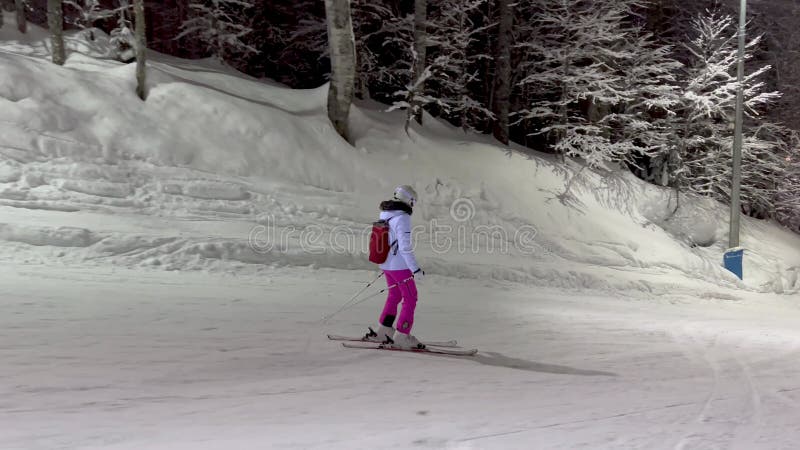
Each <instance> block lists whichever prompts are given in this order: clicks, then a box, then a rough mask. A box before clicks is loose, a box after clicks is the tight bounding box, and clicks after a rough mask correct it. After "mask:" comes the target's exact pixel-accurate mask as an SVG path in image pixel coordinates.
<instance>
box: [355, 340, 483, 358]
mask: <svg viewBox="0 0 800 450" xmlns="http://www.w3.org/2000/svg"><path fill="white" fill-rule="evenodd" d="M342 346H344V347H347V348H363V349H367V350H370V349H371V350H392V351H396V352H414V353H436V354H438V355H450V356H475V354H476V353H478V350H477V349H474V348H473V349H471V350H452V349H448V348H435V347H426V348H400V347H394V346H393V345H391V344H378V343H370V342H363V343H361V344H354V343H353V344H351V343H349V342H342Z"/></svg>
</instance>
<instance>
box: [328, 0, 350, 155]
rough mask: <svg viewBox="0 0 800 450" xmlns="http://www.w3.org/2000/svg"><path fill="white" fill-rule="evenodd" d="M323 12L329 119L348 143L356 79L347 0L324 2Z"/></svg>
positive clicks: (348, 0)
mask: <svg viewBox="0 0 800 450" xmlns="http://www.w3.org/2000/svg"><path fill="white" fill-rule="evenodd" d="M325 13H326V15H327V17H328V20H327V22H328V45H329V46H330V53H331V83H330V90H329V92H328V117H329V118H330V119H331V122H332V123H333V126H334V127H335V128H336V131H337V132H338V133H339V134H340V135H341V136H342V137H343V138H345V139H346V140H348V141H349V134H348V123H347V122H348V116H349V115H350V104H351V103H352V102H353V93H354V91H355V76H356V48H355V40H354V36H353V22H352V19H351V17H350V0H325Z"/></svg>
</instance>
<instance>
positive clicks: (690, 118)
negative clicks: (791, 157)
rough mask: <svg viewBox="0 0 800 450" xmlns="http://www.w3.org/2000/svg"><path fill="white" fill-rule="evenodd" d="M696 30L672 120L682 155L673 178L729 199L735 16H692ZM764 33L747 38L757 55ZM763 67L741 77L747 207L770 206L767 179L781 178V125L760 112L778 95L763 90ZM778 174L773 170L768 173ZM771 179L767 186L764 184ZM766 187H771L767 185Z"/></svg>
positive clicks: (686, 186)
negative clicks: (744, 117) (742, 85)
mask: <svg viewBox="0 0 800 450" xmlns="http://www.w3.org/2000/svg"><path fill="white" fill-rule="evenodd" d="M693 24H694V29H695V33H696V36H695V37H694V38H693V39H692V40H691V42H689V43H688V44H687V46H686V48H687V49H688V51H689V54H690V55H691V57H690V60H689V61H688V62H687V63H686V73H685V74H684V75H683V79H682V80H681V83H682V93H681V104H680V105H679V106H678V107H677V108H676V110H677V111H678V116H677V117H676V118H675V120H673V122H672V124H673V127H674V142H675V145H676V146H677V149H678V150H677V154H678V157H679V160H678V161H674V160H673V161H672V165H671V171H672V173H671V174H670V178H673V181H672V182H671V183H670V184H671V185H674V186H676V187H682V188H684V189H688V190H690V191H692V192H696V193H698V194H701V195H706V196H710V197H714V198H717V199H719V200H722V201H727V200H728V199H729V195H730V178H731V151H732V146H733V126H732V124H733V122H734V113H735V108H736V91H737V86H738V82H737V80H736V63H737V44H736V36H737V30H736V28H735V26H734V21H733V18H731V17H730V16H724V15H718V14H716V13H708V14H705V15H702V16H700V17H698V18H697V19H696V20H695V21H694V22H693ZM759 40H760V38H755V39H753V40H751V41H750V42H748V43H747V47H746V59H747V60H751V59H752V53H753V50H754V49H755V48H756V46H757V45H758V43H759ZM769 69H770V67H769V66H762V67H759V68H757V69H755V70H752V71H751V72H750V73H749V74H746V76H745V78H744V112H745V115H746V119H747V120H746V121H745V124H744V131H743V135H744V142H743V145H742V152H743V162H742V172H743V179H742V202H743V207H744V208H745V209H749V210H750V211H763V210H765V209H770V206H769V205H770V204H771V200H769V197H770V196H771V194H769V193H768V192H766V191H769V190H770V189H772V194H774V186H773V185H772V183H770V182H769V181H768V180H767V181H765V180H764V177H765V176H766V177H767V178H769V177H771V176H778V177H779V176H781V174H782V173H783V162H782V160H781V157H780V156H779V154H777V153H776V152H778V151H779V150H780V149H781V148H783V147H784V145H783V144H782V143H781V139H779V136H780V133H776V132H775V130H776V129H777V128H776V126H774V125H771V124H769V123H768V122H767V121H765V120H763V119H762V118H760V117H759V115H760V112H761V111H763V109H764V108H765V107H766V106H768V105H769V104H770V103H771V102H773V101H774V100H775V99H777V98H778V97H779V96H780V94H779V93H777V92H764V88H765V84H764V82H763V81H761V78H762V77H763V75H764V74H765V73H766V72H767V71H768V70H769ZM767 174H773V175H767ZM765 184H766V185H770V186H767V187H764V185H765ZM765 189H766V191H765Z"/></svg>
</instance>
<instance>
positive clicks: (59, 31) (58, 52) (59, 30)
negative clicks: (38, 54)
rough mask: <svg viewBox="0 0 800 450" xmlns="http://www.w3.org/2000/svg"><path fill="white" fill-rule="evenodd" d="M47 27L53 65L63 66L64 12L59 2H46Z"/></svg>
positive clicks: (64, 54)
mask: <svg viewBox="0 0 800 450" xmlns="http://www.w3.org/2000/svg"><path fill="white" fill-rule="evenodd" d="M47 26H48V27H50V41H51V42H52V47H53V50H52V51H53V63H55V64H58V65H59V66H63V65H64V62H65V61H66V60H67V55H66V50H65V49H64V10H63V5H62V4H61V0H47Z"/></svg>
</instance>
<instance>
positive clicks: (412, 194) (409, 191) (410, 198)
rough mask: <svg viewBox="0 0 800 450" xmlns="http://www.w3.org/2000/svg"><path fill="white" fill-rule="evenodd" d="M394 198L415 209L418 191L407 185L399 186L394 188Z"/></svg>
mask: <svg viewBox="0 0 800 450" xmlns="http://www.w3.org/2000/svg"><path fill="white" fill-rule="evenodd" d="M393 198H394V199H395V200H397V201H400V202H403V203H405V204H406V205H408V206H411V207H412V208H413V207H414V204H415V203H417V191H415V190H414V188H413V187H411V186H409V185H407V184H404V185H402V186H397V187H396V188H394V197H393Z"/></svg>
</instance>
